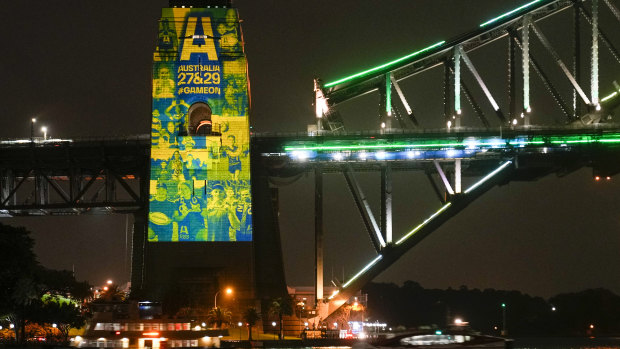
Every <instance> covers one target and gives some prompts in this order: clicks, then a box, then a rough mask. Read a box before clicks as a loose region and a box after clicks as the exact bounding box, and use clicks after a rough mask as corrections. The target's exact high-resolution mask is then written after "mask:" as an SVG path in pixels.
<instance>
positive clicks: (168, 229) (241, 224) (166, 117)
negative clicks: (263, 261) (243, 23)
mask: <svg viewBox="0 0 620 349" xmlns="http://www.w3.org/2000/svg"><path fill="white" fill-rule="evenodd" d="M241 43H242V40H241V37H240V30H239V20H238V17H237V11H236V10H235V9H226V8H213V9H211V8H210V9H198V8H168V9H163V10H162V18H161V20H160V22H159V31H158V37H157V48H156V51H155V54H154V59H153V61H154V63H153V110H152V113H153V114H152V127H151V140H152V145H151V177H150V202H149V229H148V240H149V241H150V242H162V241H164V242H170V241H174V242H177V241H251V240H252V200H251V192H250V161H249V159H250V157H249V155H250V154H249V151H250V150H249V149H250V147H249V144H250V139H249V121H248V107H249V103H248V81H247V71H246V60H245V55H244V53H243V47H242V45H241Z"/></svg>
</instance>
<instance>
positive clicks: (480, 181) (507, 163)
mask: <svg viewBox="0 0 620 349" xmlns="http://www.w3.org/2000/svg"><path fill="white" fill-rule="evenodd" d="M510 164H512V161H506V162H504V163H503V164H502V165H501V166H500V167H498V168H496V169H495V170H493V172H491V173H489V174H488V175H486V176H484V178H482V179H481V180H479V181H478V182H476V183H475V184H474V185H472V186H471V187H469V188H467V190H465V194H468V193H469V192H471V191H472V190H474V189H476V188H478V187H479V186H480V185H482V183H484V182H486V181H488V180H489V179H490V178H491V177H493V176H495V175H496V174H497V173H498V172H500V171H501V170H503V169H505V168H506V167H507V166H508V165H510Z"/></svg>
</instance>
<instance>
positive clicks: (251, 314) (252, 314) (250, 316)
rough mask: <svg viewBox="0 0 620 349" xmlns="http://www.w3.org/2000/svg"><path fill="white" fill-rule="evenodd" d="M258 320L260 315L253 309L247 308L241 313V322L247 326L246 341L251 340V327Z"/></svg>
mask: <svg viewBox="0 0 620 349" xmlns="http://www.w3.org/2000/svg"><path fill="white" fill-rule="evenodd" d="M259 319H260V314H259V313H258V311H257V310H256V308H254V307H250V308H247V309H246V310H245V311H244V312H243V320H244V321H245V322H246V323H247V324H248V340H250V341H251V340H252V326H254V325H256V322H257V321H258V320H259Z"/></svg>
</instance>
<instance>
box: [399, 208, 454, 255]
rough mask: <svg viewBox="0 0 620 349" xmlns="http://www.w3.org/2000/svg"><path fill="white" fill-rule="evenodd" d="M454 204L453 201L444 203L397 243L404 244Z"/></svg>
mask: <svg viewBox="0 0 620 349" xmlns="http://www.w3.org/2000/svg"><path fill="white" fill-rule="evenodd" d="M450 206H452V203H451V202H448V203H447V204H445V205H443V206H442V207H441V208H440V209H439V210H438V211H437V212H435V213H433V214H432V215H431V216H430V217H428V218H427V219H425V220H424V222H422V223H420V225H418V226H417V227H415V228H414V229H413V230H412V231H410V232H409V233H407V235H405V236H403V237H402V238H400V240H398V241H396V245H400V244H402V243H403V242H404V241H405V240H407V239H408V238H409V237H410V236H411V235H413V234H415V233H417V232H418V231H419V230H420V229H422V228H423V227H424V226H425V225H427V224H428V222H430V221H431V220H433V218H435V217H436V216H437V215H439V214H440V213H441V212H443V211H445V210H446V209H447V208H448V207H450Z"/></svg>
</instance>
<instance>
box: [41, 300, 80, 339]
mask: <svg viewBox="0 0 620 349" xmlns="http://www.w3.org/2000/svg"><path fill="white" fill-rule="evenodd" d="M43 314H44V317H45V322H46V323H48V324H49V323H53V324H56V326H57V328H58V331H60V334H61V335H62V339H63V343H65V344H66V343H68V342H69V330H70V329H71V328H80V327H82V326H84V323H85V322H86V319H85V318H84V316H83V315H82V313H81V312H80V309H79V308H78V307H77V306H76V304H75V303H72V302H69V301H63V300H53V301H48V302H45V303H44V304H43Z"/></svg>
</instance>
